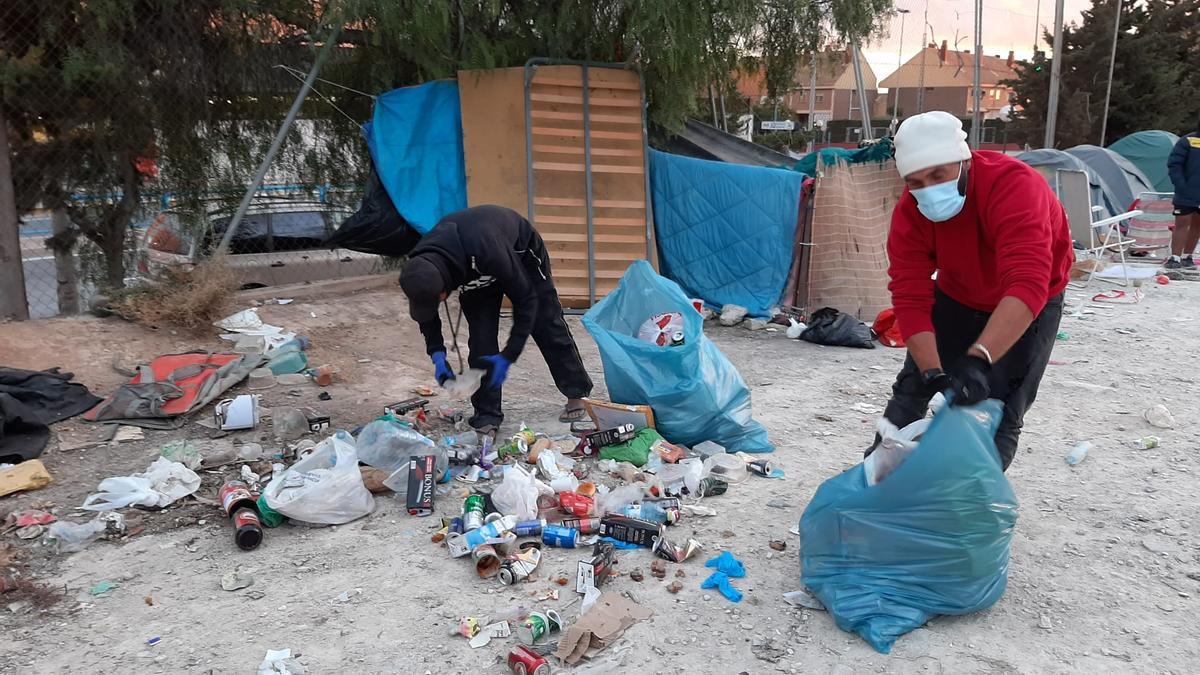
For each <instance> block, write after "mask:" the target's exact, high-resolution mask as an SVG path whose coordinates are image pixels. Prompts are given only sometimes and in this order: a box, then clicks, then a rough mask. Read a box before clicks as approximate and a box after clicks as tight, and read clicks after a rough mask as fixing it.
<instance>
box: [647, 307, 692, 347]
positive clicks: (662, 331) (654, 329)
mask: <svg viewBox="0 0 1200 675" xmlns="http://www.w3.org/2000/svg"><path fill="white" fill-rule="evenodd" d="M682 332H683V314H680V313H679V312H664V313H662V314H655V315H654V316H652V317H650V318H649V319H646V320H645V321H644V322H642V325H641V327H639V328H638V333H637V338H638V339H639V340H641V341H642V342H649V343H650V344H652V345H658V346H659V347H666V346H669V345H670V344H671V341H672V339H673V338H674V336H675V334H676V333H682Z"/></svg>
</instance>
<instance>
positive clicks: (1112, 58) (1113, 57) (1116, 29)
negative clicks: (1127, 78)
mask: <svg viewBox="0 0 1200 675" xmlns="http://www.w3.org/2000/svg"><path fill="white" fill-rule="evenodd" d="M1120 33H1121V0H1117V17H1116V18H1115V19H1113V43H1112V53H1111V54H1110V55H1109V57H1108V86H1107V87H1106V88H1105V89H1104V117H1103V118H1101V122H1100V147H1102V148H1103V147H1104V139H1105V137H1106V136H1107V135H1108V100H1109V99H1110V98H1111V97H1112V80H1113V66H1114V65H1116V63H1117V36H1118V35H1120Z"/></svg>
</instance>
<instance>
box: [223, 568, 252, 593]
mask: <svg viewBox="0 0 1200 675" xmlns="http://www.w3.org/2000/svg"><path fill="white" fill-rule="evenodd" d="M252 585H254V577H253V576H251V575H250V573H249V572H243V571H242V568H241V566H238V567H235V568H233V569H231V570H229V571H228V572H226V573H225V574H223V575H221V588H223V589H225V590H227V591H236V590H240V589H243V588H249V587H250V586H252Z"/></svg>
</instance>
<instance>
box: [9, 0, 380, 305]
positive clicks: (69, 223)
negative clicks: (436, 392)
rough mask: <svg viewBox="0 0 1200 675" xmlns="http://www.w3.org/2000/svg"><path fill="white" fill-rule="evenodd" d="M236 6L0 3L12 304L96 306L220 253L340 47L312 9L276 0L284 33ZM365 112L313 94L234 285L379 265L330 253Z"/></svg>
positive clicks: (335, 89) (340, 93)
mask: <svg viewBox="0 0 1200 675" xmlns="http://www.w3.org/2000/svg"><path fill="white" fill-rule="evenodd" d="M237 4H238V3H228V2H223V1H222V0H197V2H194V3H177V2H166V1H165V0H164V1H156V0H150V1H147V2H137V3H133V2H116V3H84V2H78V0H44V1H39V2H36V3H27V2H13V3H3V5H0V133H2V134H6V137H7V146H8V152H7V155H8V158H9V160H10V161H9V162H8V163H7V167H8V168H7V170H6V163H5V162H3V161H2V160H0V182H3V181H7V182H10V183H11V185H12V187H13V195H14V196H15V204H6V203H5V201H6V200H5V199H3V198H2V195H3V194H4V190H3V189H0V236H3V237H6V239H5V240H4V242H3V246H0V251H5V250H8V249H12V248H15V249H17V250H19V266H20V268H21V272H22V276H23V282H22V284H23V288H13V287H12V286H13V285H14V284H13V282H12V279H13V275H12V274H7V275H6V274H2V273H0V294H3V295H4V297H5V298H7V299H8V300H9V303H10V305H11V304H12V298H14V297H16V295H17V294H18V293H20V292H23V294H24V297H25V301H26V304H27V307H28V313H29V316H30V317H32V318H40V317H48V316H54V315H57V314H62V313H74V312H78V311H86V310H87V309H88V306H89V303H90V302H91V301H92V300H93V298H94V297H95V296H96V295H97V294H105V293H107V292H108V291H109V290H111V289H114V288H119V287H124V286H129V285H131V284H136V283H143V282H145V280H147V279H150V278H155V277H156V275H157V274H158V273H159V272H161V271H163V270H166V269H187V268H188V267H189V266H191V265H195V264H199V263H202V262H204V261H205V260H207V259H208V258H209V257H210V256H212V255H213V253H214V251H215V249H216V246H217V243H218V242H219V241H220V239H221V237H222V235H223V234H224V233H225V231H226V229H227V228H228V226H229V223H230V220H231V217H232V216H233V214H234V212H235V210H236V208H237V205H238V203H239V202H240V200H241V199H242V197H243V195H244V194H245V191H246V189H247V186H248V185H249V184H250V183H251V179H252V177H253V176H254V175H255V172H256V170H257V168H258V166H259V164H260V162H261V161H262V159H263V157H264V156H265V155H266V151H267V148H268V146H269V145H270V143H271V140H272V139H273V137H274V136H275V133H276V132H277V130H278V129H279V128H280V125H281V123H282V122H283V120H284V118H285V115H286V112H287V110H288V108H289V107H290V106H291V104H292V102H293V100H294V99H295V97H296V93H297V92H298V91H299V90H300V89H301V83H302V81H303V79H304V76H305V75H306V73H307V72H308V71H309V69H310V68H311V66H312V64H313V63H314V60H315V56H316V54H317V52H318V49H319V47H320V46H321V44H322V39H323V38H324V37H325V36H328V34H329V26H328V25H327V24H324V23H322V21H321V17H319V16H317V15H316V11H317V10H316V8H315V7H314V6H315V5H318V4H319V3H302V2H291V3H289V2H281V3H280V4H281V5H289V6H292V5H294V7H291V9H294V10H296V11H295V12H294V13H293V14H292V15H290V18H289V20H288V22H287V23H285V22H283V21H282V20H280V19H278V18H277V17H278V16H279V15H281V14H282V13H281V12H277V13H276V14H275V15H272V16H270V17H266V16H264V15H258V16H248V15H243V14H238V13H235V10H232V9H228V8H229V7H231V6H236V5H237ZM277 9H278V8H277ZM305 12H309V13H311V14H312V16H308V15H306V14H305ZM350 48H352V47H350V46H343V45H341V44H338V45H337V46H335V47H334V48H333V49H332V56H331V58H330V61H329V63H328V64H327V67H326V70H325V72H324V73H323V74H325V75H326V76H327V77H330V78H335V79H336V75H329V74H328V72H329V71H330V70H331V69H332V70H334V72H336V67H337V64H338V62H339V59H341V60H346V52H345V50H347V49H350ZM370 109H371V97H370V96H368V95H365V94H363V93H361V92H355V91H349V90H346V89H344V88H342V87H340V86H338V85H337V83H336V81H335V80H321V81H318V82H317V83H316V85H315V87H314V88H313V90H312V92H311V93H310V94H309V95H308V97H307V99H306V100H305V102H304V104H303V106H302V107H301V109H300V113H299V115H298V119H297V120H296V122H295V124H293V125H291V127H290V129H289V132H288V135H287V138H286V141H285V142H284V144H283V146H282V148H281V150H280V152H279V153H278V156H277V157H276V158H275V159H274V160H273V161H272V162H271V164H270V166H269V170H268V171H267V174H266V178H265V180H264V181H263V184H262V186H261V189H259V190H258V191H257V192H256V193H255V196H254V199H253V201H252V202H251V204H250V206H249V209H248V210H247V211H246V215H245V218H244V219H243V220H242V223H241V226H240V227H239V228H237V231H236V232H235V233H234V235H233V236H232V238H231V241H230V245H229V250H228V253H229V255H228V256H226V257H225V258H224V260H225V264H227V265H228V266H229V268H230V270H231V272H232V273H233V274H236V275H237V278H238V281H239V284H240V285H242V286H244V287H261V286H276V285H281V284H292V283H304V282H315V281H321V280H325V279H331V278H342V277H351V276H361V275H367V274H373V273H378V272H381V271H384V270H385V268H386V267H387V264H386V262H385V261H384V260H382V259H381V258H379V257H378V256H370V255H365V254H361V253H356V252H353V251H348V250H344V249H333V250H330V249H329V248H327V247H325V246H324V245H323V242H324V241H325V239H326V237H327V236H328V235H329V234H331V233H332V232H333V231H334V230H335V229H336V228H337V227H338V226H339V225H340V224H341V222H342V221H343V220H344V219H345V217H346V216H348V215H349V214H350V213H353V211H354V210H355V209H356V208H357V203H358V200H359V197H360V193H361V188H360V186H361V184H362V180H363V178H364V176H365V173H366V170H367V167H368V165H369V160H368V159H367V150H366V146H365V143H364V142H363V141H362V135H361V129H360V122H361V121H364V120H366V119H368V116H369V114H370ZM3 147H4V145H2V144H0V148H3ZM0 187H2V183H0ZM14 212H15V215H16V218H17V226H16V227H13V226H12V223H11V220H12V216H13V213H14ZM3 258H4V257H3V256H0V266H3V265H8V266H9V269H7V270H0V272H4V271H7V272H10V273H11V271H12V270H11V266H12V265H14V264H17V263H16V260H14V259H13V257H12V256H7V262H5V260H4V259H3ZM0 313H2V312H0Z"/></svg>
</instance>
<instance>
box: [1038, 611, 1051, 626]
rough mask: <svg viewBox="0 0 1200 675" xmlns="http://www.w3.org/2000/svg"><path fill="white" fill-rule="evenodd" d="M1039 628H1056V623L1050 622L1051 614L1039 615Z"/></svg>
mask: <svg viewBox="0 0 1200 675" xmlns="http://www.w3.org/2000/svg"><path fill="white" fill-rule="evenodd" d="M1038 628H1041V629H1042V630H1052V629H1053V628H1054V624H1053V623H1051V622H1050V615H1049V614H1039V615H1038Z"/></svg>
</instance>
